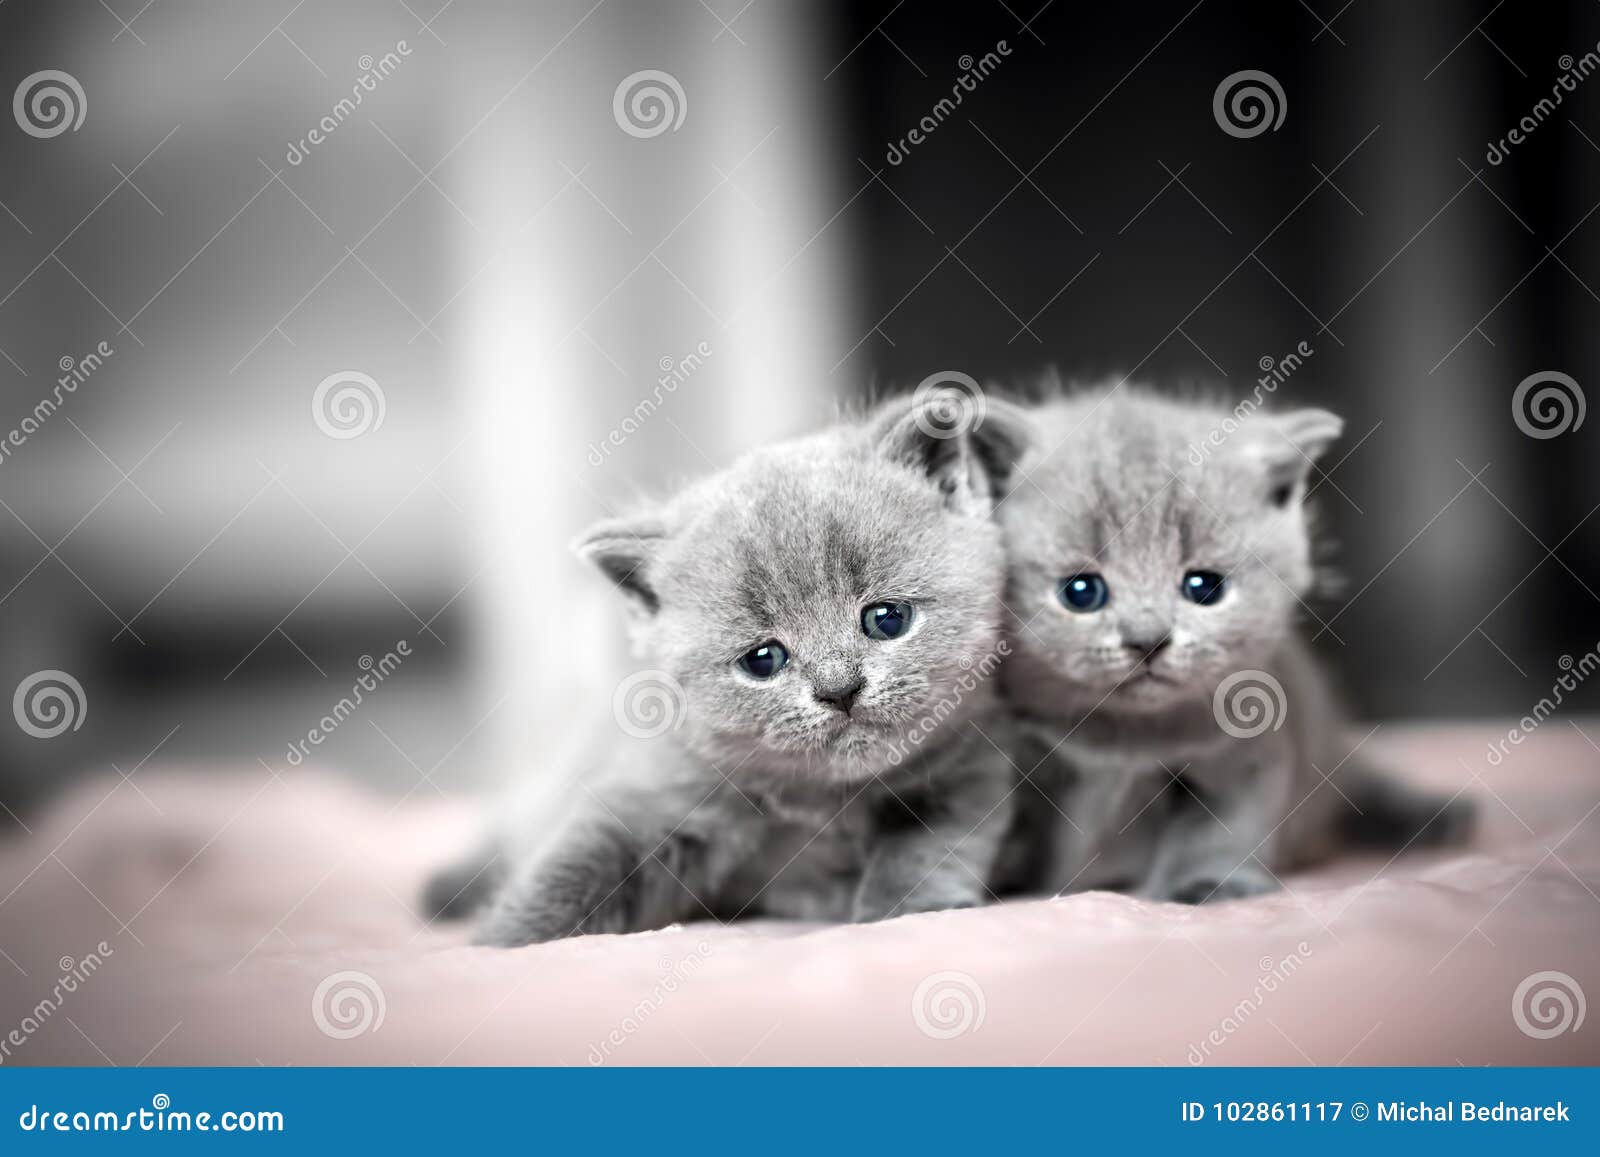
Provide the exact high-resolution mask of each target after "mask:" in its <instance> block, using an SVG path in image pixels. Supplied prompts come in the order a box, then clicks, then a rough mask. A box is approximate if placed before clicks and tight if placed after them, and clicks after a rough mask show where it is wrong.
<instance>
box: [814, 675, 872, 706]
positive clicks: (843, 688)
mask: <svg viewBox="0 0 1600 1157" xmlns="http://www.w3.org/2000/svg"><path fill="white" fill-rule="evenodd" d="M866 685H867V681H866V680H865V679H863V678H861V677H860V676H859V675H858V676H856V677H855V678H854V679H852V680H850V681H849V682H848V683H837V684H831V685H823V684H818V685H817V686H816V687H813V688H812V694H813V695H815V696H816V697H817V702H818V703H826V704H827V705H828V706H829V707H837V708H838V709H839V710H840V711H843V712H844V713H845V714H846V715H848V714H850V708H851V707H853V706H855V702H856V696H857V695H860V694H861V691H862V689H863V688H864V687H866Z"/></svg>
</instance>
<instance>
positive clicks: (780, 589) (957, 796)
mask: <svg viewBox="0 0 1600 1157" xmlns="http://www.w3.org/2000/svg"><path fill="white" fill-rule="evenodd" d="M941 405H943V403H942V402H937V403H936V404H929V405H908V404H907V402H906V401H905V400H904V399H901V400H899V401H897V402H894V403H890V404H887V405H886V406H885V407H883V408H882V409H881V410H879V411H878V412H877V413H876V414H874V415H873V416H871V417H870V418H869V419H868V420H865V421H861V422H856V423H851V424H846V425H843V426H841V427H838V428H836V429H833V430H830V431H828V432H826V433H823V434H820V435H816V436H813V437H810V438H806V439H802V440H798V441H794V442H790V443H786V444H783V445H779V446H774V447H770V448H767V449H763V450H759V451H756V452H754V453H752V454H750V455H748V456H747V457H745V458H743V459H742V460H740V461H739V462H737V463H736V464H735V465H734V466H732V467H731V468H730V469H728V470H726V471H723V472H721V473H719V474H716V475H714V476H712V477H710V478H707V479H705V480H703V481H701V482H699V483H698V484H696V485H693V486H691V487H689V488H687V489H685V490H683V491H682V492H680V493H679V494H677V495H676V496H675V497H673V498H672V499H671V500H670V501H667V502H665V503H664V504H662V505H660V506H658V507H656V508H654V509H650V510H646V511H643V512H641V513H638V514H635V515H633V516H631V517H628V518H623V519H618V520H615V521H608V522H604V523H602V524H600V525H599V526H596V527H594V528H593V529H591V530H590V531H589V532H588V533H587V534H585V535H584V536H583V538H582V539H581V541H580V543H579V545H578V550H579V553H580V554H581V555H582V556H583V557H585V558H587V559H589V560H591V561H593V562H594V563H595V565H596V566H598V567H599V569H600V570H601V571H602V572H603V573H604V574H605V575H606V576H607V577H609V578H610V579H611V581H612V582H613V583H615V584H616V587H617V589H618V591H619V592H620V594H621V595H622V596H623V602H624V603H625V605H626V606H627V608H628V611H629V620H630V627H631V635H632V637H633V640H634V644H635V650H636V653H637V654H638V655H639V656H640V657H641V658H642V660H643V665H645V666H647V667H650V668H653V669H654V670H653V671H652V672H651V673H650V675H649V679H650V680H651V681H652V682H653V684H654V687H655V690H656V693H657V694H658V695H659V696H661V697H662V702H661V703H660V704H658V706H662V707H664V709H665V710H667V711H668V712H669V713H671V716H672V718H673V723H674V726H672V727H671V728H670V729H668V730H666V731H665V733H664V734H660V735H656V736H654V737H653V738H633V739H629V738H627V737H626V736H624V735H620V734H619V735H615V736H614V737H612V739H611V740H609V741H608V742H607V743H606V744H605V750H603V751H600V752H597V753H596V755H595V760H594V766H593V768H592V775H590V776H586V778H585V782H584V784H583V791H582V794H581V797H580V798H579V799H578V800H577V803H576V806H575V808H574V810H573V813H572V815H571V816H570V817H569V818H568V819H567V820H566V822H565V823H563V824H561V825H560V826H559V827H558V828H557V829H556V830H555V832H554V834H553V838H548V837H547V838H545V839H544V840H543V842H542V844H541V845H540V846H536V847H531V848H530V847H520V848H519V847H516V846H515V845H517V844H518V843H521V842H525V836H524V837H523V839H520V840H519V839H516V838H513V839H511V840H510V841H503V842H502V843H501V844H500V845H499V848H500V849H501V851H500V852H499V853H498V857H499V858H498V859H495V858H494V856H492V855H490V854H485V855H483V856H480V857H478V858H476V859H475V860H474V861H473V862H471V863H468V864H465V865H462V866H461V867H459V868H456V869H453V870H451V871H447V872H445V873H444V874H442V875H441V876H440V877H439V878H438V879H436V880H435V881H434V883H433V884H432V885H431V886H430V889H429V896H428V898H427V901H426V902H427V905H428V906H429V908H430V909H432V910H433V911H435V912H438V913H452V912H457V911H459V910H461V909H463V908H467V907H471V906H474V905H475V904H476V903H477V902H478V901H480V900H482V899H485V898H487V896H488V893H489V892H491V891H494V890H497V891H498V894H497V895H495V896H494V897H493V902H492V903H491V904H490V905H489V907H488V910H487V913H486V915H485V917H484V918H483V920H482V923H481V925H480V927H479V930H478V939H479V940H480V941H481V942H483V943H487V944H496V945H508V946H509V945H518V944H526V943H532V942H537V941H544V940H550V939H554V938H559V937H564V936H569V935H573V934H575V933H594V932H627V931H635V930H642V929H649V928H658V927H661V926H664V925H666V924H670V923H673V922H676V921H680V920H685V919H698V918H704V917H708V916H709V917H712V918H715V919H719V920H726V919H731V918H733V917H736V916H741V915H756V914H764V915H775V916H787V917H796V918H803V919H814V920H838V921H844V920H875V919H880V918H883V917H887V916H891V915H895V914H897V913H902V912H921V911H929V910H933V909H941V908H950V907H958V906H968V905H976V904H980V903H982V902H984V901H985V900H986V899H987V898H988V896H989V894H990V893H989V891H988V883H989V879H990V875H991V872H992V871H993V868H994V863H995V860H996V856H997V852H998V848H999V845H1000V842H1001V840H1002V838H1003V836H1004V834H1005V830H1006V827H1007V825H1008V823H1009V821H1010V816H1011V809H1010V802H1009V796H1010V792H1011V789H1012V786H1013V782H1014V780H1013V775H1014V773H1013V772H1012V770H1011V766H1010V764H1009V763H1008V762H1007V761H1006V759H1005V757H1004V756H1003V755H1001V754H1000V753H999V752H998V751H997V750H996V749H995V748H994V747H992V746H991V745H990V744H989V743H988V742H987V740H986V739H985V738H984V737H983V735H982V734H980V733H979V732H978V731H977V730H976V729H974V728H973V727H971V726H969V724H971V723H973V722H979V721H982V720H984V719H986V718H990V717H992V716H995V715H997V714H1003V708H1001V707H1000V705H999V697H998V689H997V687H996V685H995V684H996V683H997V680H990V679H988V678H987V676H988V674H989V673H990V672H991V671H992V670H993V669H994V666H995V665H996V664H997V663H998V654H999V653H1003V647H1002V645H1001V629H1002V609H1001V604H1000V593H1001V590H1002V587H1003V583H1004V576H1005V560H1004V552H1003V547H1002V543H1001V535H1000V530H999V527H998V526H997V525H996V524H995V523H994V521H993V520H992V517H991V514H992V508H993V502H994V485H995V479H996V478H997V476H998V474H999V472H1000V471H1002V470H1003V469H1004V468H1005V465H1006V463H1005V459H1006V458H1007V457H1008V456H1009V457H1012V458H1014V457H1015V454H1016V453H1017V452H1018V448H1017V447H1016V446H1014V445H1012V444H1011V443H1009V442H1008V441H1007V435H1006V431H1005V423H1004V421H1003V420H995V421H992V422H990V423H987V424H986V425H985V426H983V427H982V428H980V429H979V430H977V431H973V432H964V431H962V430H960V429H952V428H949V427H948V426H943V425H941V424H940V423H941V420H942V419H943V418H944V417H947V416H948V414H949V413H950V411H948V410H946V409H941V408H940V406H941ZM658 729H659V728H658ZM491 860H493V863H494V866H492V867H491V866H489V865H490V863H491Z"/></svg>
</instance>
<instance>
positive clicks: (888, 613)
mask: <svg viewBox="0 0 1600 1157" xmlns="http://www.w3.org/2000/svg"><path fill="white" fill-rule="evenodd" d="M915 614H916V612H915V611H914V610H912V608H911V604H910V603H873V604H872V605H871V606H870V607H868V608H867V609H866V610H864V611H862V612H861V629H862V630H863V631H865V632H866V635H867V638H869V639H878V640H880V641H881V640H883V639H897V638H899V637H900V636H901V635H903V634H905V633H906V632H907V631H909V630H910V629H911V619H912V617H913V616H914V615H915Z"/></svg>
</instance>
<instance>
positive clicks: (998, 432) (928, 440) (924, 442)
mask: <svg viewBox="0 0 1600 1157" xmlns="http://www.w3.org/2000/svg"><path fill="white" fill-rule="evenodd" d="M874 435H875V437H876V438H877V450H878V453H879V454H881V455H883V456H884V457H885V458H888V459H889V460H890V461H892V462H899V463H901V464H902V465H905V466H910V467H911V468H912V469H914V470H917V471H919V472H921V473H923V474H926V475H927V477H928V478H929V480H930V481H932V482H933V483H934V484H935V485H936V486H937V487H938V488H939V490H940V492H941V493H942V494H943V495H944V498H945V503H946V505H948V506H949V507H950V508H951V509H952V510H955V511H958V512H960V513H962V514H970V515H974V516H976V517H980V518H987V517H988V516H989V515H990V514H991V513H992V512H993V510H994V505H995V502H996V500H997V499H998V498H999V497H1000V495H1001V494H1003V493H1004V489H1003V488H1004V486H1005V485H1006V480H1007V479H1008V478H1009V477H1010V475H1011V472H1012V471H1013V470H1014V469H1015V467H1016V464H1017V462H1018V460H1019V459H1020V458H1021V457H1022V455H1023V453H1024V452H1025V451H1026V450H1027V449H1028V447H1029V446H1031V445H1032V443H1033V423H1032V422H1031V421H1030V420H1029V419H1028V416H1027V414H1026V412H1025V411H1023V410H1022V409H1021V408H1020V407H1018V406H1014V405H1012V404H1010V403H1009V402H1004V401H1001V400H999V399H995V398H987V397H983V396H981V395H974V394H970V393H967V392H965V391H962V390H956V389H950V390H940V391H936V392H934V393H932V394H930V395H928V396H927V397H926V398H918V399H914V400H913V401H912V402H911V404H910V405H909V406H906V405H903V404H901V405H895V406H893V407H891V408H890V409H889V410H888V411H887V412H886V413H885V414H884V415H883V416H882V417H881V418H880V419H879V420H878V422H877V425H876V429H875V430H874Z"/></svg>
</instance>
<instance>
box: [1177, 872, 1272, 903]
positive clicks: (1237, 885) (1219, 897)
mask: <svg viewBox="0 0 1600 1157" xmlns="http://www.w3.org/2000/svg"><path fill="white" fill-rule="evenodd" d="M1277 888H1278V885H1277V882H1276V881H1274V880H1273V879H1272V877H1271V876H1268V875H1267V874H1266V873H1264V872H1261V873H1254V872H1251V873H1247V872H1235V873H1233V875H1231V876H1229V877H1228V878H1227V879H1225V880H1216V879H1213V878H1211V877H1206V876H1202V877H1200V878H1199V879H1196V880H1187V881H1185V882H1184V883H1182V884H1179V885H1178V886H1177V887H1176V888H1174V889H1173V890H1172V892H1171V894H1170V895H1168V896H1166V897H1165V898H1166V899H1168V900H1172V901H1175V902H1176V903H1179V904H1217V903H1220V902H1221V901H1223V900H1244V899H1247V898H1249V897H1251V896H1262V895H1265V894H1266V893H1268V892H1274V891H1276V890H1277Z"/></svg>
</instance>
